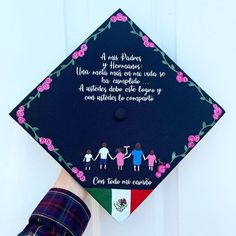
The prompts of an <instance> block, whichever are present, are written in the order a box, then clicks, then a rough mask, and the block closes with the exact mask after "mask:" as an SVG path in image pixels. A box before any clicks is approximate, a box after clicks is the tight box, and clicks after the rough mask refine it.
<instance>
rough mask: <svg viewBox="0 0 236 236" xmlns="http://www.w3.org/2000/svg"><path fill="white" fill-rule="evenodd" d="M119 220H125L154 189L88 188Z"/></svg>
mask: <svg viewBox="0 0 236 236" xmlns="http://www.w3.org/2000/svg"><path fill="white" fill-rule="evenodd" d="M86 190H87V191H88V192H89V193H90V194H91V195H92V196H93V197H94V198H95V199H96V201H97V202H99V203H100V205H101V206H102V207H103V208H104V209H105V210H106V211H107V212H108V213H109V214H111V215H112V216H113V217H114V218H115V219H116V220H117V221H118V222H120V223H121V222H123V221H124V220H125V219H126V218H127V217H128V216H129V215H130V214H131V213H132V212H133V211H134V210H135V209H136V208H137V207H138V206H139V205H140V204H141V203H142V202H143V201H144V200H145V199H146V198H147V197H148V195H149V194H150V193H151V192H152V190H135V189H133V190H128V189H102V188H86Z"/></svg>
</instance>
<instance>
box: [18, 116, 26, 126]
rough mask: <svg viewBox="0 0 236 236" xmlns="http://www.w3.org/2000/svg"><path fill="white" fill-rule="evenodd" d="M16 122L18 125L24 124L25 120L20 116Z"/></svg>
mask: <svg viewBox="0 0 236 236" xmlns="http://www.w3.org/2000/svg"><path fill="white" fill-rule="evenodd" d="M18 122H19V123H20V124H23V123H25V118H24V117H22V116H20V117H18Z"/></svg>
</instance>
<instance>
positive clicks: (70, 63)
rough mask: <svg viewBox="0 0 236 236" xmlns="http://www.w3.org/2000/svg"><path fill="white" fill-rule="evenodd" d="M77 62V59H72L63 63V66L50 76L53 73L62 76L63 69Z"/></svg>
mask: <svg viewBox="0 0 236 236" xmlns="http://www.w3.org/2000/svg"><path fill="white" fill-rule="evenodd" d="M74 64H75V60H74V59H71V60H70V61H69V62H68V63H67V64H65V65H61V68H60V69H58V70H56V71H54V72H52V73H51V74H50V75H49V77H52V76H53V75H56V76H57V77H60V75H61V71H63V70H64V69H66V68H67V67H68V66H69V65H74Z"/></svg>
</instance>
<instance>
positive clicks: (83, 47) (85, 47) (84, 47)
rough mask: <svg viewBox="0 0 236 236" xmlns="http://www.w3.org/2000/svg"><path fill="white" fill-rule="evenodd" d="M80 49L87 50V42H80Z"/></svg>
mask: <svg viewBox="0 0 236 236" xmlns="http://www.w3.org/2000/svg"><path fill="white" fill-rule="evenodd" d="M80 49H81V50H82V51H84V52H85V51H87V50H88V46H87V44H85V43H84V44H82V45H81V46H80Z"/></svg>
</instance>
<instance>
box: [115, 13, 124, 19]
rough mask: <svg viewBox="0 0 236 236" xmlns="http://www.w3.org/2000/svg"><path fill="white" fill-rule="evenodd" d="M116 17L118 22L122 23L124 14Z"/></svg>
mask: <svg viewBox="0 0 236 236" xmlns="http://www.w3.org/2000/svg"><path fill="white" fill-rule="evenodd" d="M116 17H117V20H118V21H122V20H123V17H124V16H123V14H122V13H117V15H116Z"/></svg>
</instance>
